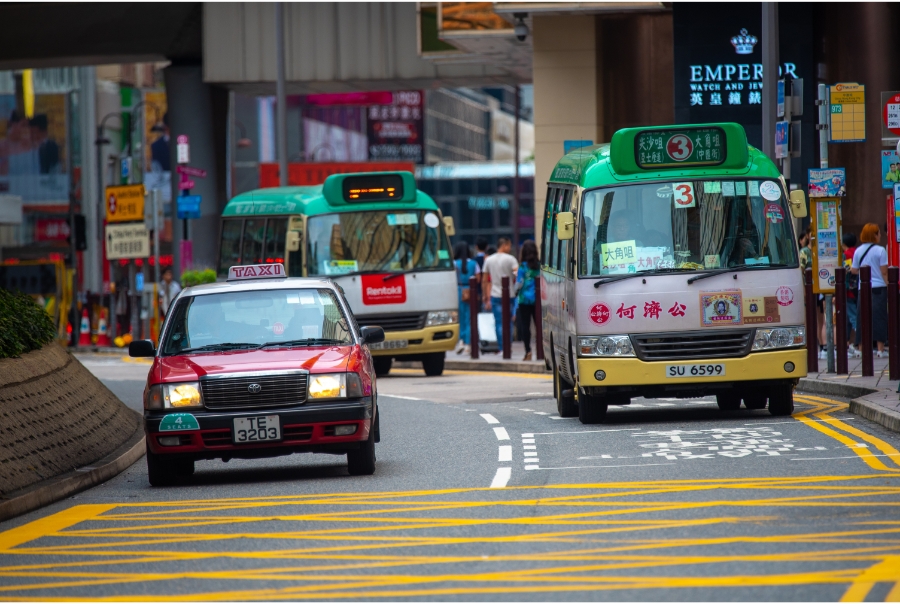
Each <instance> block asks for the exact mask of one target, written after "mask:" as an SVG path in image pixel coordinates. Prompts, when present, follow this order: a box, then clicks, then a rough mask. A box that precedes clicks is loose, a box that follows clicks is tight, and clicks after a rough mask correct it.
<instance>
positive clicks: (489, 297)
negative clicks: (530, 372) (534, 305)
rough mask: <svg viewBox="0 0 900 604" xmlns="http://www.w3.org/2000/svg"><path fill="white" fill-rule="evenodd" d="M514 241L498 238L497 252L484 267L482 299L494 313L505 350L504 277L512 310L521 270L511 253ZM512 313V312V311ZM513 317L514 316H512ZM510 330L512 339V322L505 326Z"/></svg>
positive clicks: (500, 339) (499, 345)
mask: <svg viewBox="0 0 900 604" xmlns="http://www.w3.org/2000/svg"><path fill="white" fill-rule="evenodd" d="M510 249H512V242H511V241H510V240H509V239H507V238H506V237H500V238H499V239H498V240H497V253H496V254H492V255H490V256H488V257H487V259H486V260H485V261H484V268H482V273H483V275H484V276H483V277H482V285H481V291H482V301H483V302H484V309H485V310H489V311H491V312H493V313H494V330H495V332H496V334H497V346H498V347H499V348H500V352H501V353H502V352H503V329H504V325H503V301H502V300H501V296H502V295H503V277H509V288H510V292H509V295H510V310H512V294H513V292H512V288H513V286H514V285H515V283H516V273H518V271H519V262H518V261H517V260H516V258H515V256H513V255H511V254H510V253H509V251H510ZM510 314H512V313H510ZM510 319H512V317H510ZM505 328H506V329H508V330H509V334H510V341H512V322H511V321H510V324H509V325H506V326H505Z"/></svg>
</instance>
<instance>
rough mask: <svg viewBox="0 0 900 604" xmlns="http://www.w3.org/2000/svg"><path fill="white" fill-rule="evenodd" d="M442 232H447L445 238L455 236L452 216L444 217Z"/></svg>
mask: <svg viewBox="0 0 900 604" xmlns="http://www.w3.org/2000/svg"><path fill="white" fill-rule="evenodd" d="M444 230H445V231H447V237H453V236H454V235H456V226H455V225H454V224H453V216H444Z"/></svg>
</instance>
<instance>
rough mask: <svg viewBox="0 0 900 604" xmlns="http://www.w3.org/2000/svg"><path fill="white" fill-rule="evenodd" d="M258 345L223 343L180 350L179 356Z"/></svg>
mask: <svg viewBox="0 0 900 604" xmlns="http://www.w3.org/2000/svg"><path fill="white" fill-rule="evenodd" d="M256 347H257V345H256V344H251V343H250V342H221V343H219V344H206V345H205V346H195V347H194V348H184V349H183V350H179V351H178V353H177V354H184V353H186V352H221V351H223V350H238V349H241V348H256Z"/></svg>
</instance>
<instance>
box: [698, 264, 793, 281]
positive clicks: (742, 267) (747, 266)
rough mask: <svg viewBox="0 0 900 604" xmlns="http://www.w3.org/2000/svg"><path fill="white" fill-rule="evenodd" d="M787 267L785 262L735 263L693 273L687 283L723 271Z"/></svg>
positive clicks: (721, 273)
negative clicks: (698, 273)
mask: <svg viewBox="0 0 900 604" xmlns="http://www.w3.org/2000/svg"><path fill="white" fill-rule="evenodd" d="M787 267H788V265H787V264H739V265H737V266H731V267H728V268H719V269H713V270H711V271H709V272H708V273H702V274H700V275H694V276H693V277H691V278H690V279H688V280H687V282H688V285H690V284H691V283H693V282H694V281H699V280H700V279H706V278H707V277H715V276H716V275H723V274H725V273H732V272H735V273H736V272H738V271H746V270H750V269H757V268H787Z"/></svg>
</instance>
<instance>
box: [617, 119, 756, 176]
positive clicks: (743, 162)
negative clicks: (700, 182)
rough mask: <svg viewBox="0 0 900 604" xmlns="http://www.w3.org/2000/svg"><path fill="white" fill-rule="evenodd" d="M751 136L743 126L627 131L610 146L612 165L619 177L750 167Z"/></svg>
mask: <svg viewBox="0 0 900 604" xmlns="http://www.w3.org/2000/svg"><path fill="white" fill-rule="evenodd" d="M748 161H749V152H748V150H747V133H746V132H745V131H744V128H743V127H742V126H741V125H740V124H735V123H732V122H723V123H716V124H689V125H682V126H654V127H650V128H624V129H622V130H619V131H618V132H616V133H615V134H614V135H613V137H612V142H611V143H610V163H611V165H612V168H613V170H614V171H615V172H616V173H617V174H640V173H644V172H647V171H657V170H671V169H676V170H679V169H680V170H689V169H692V168H704V167H710V168H717V169H731V170H734V169H741V168H746V167H747V162H748Z"/></svg>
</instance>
